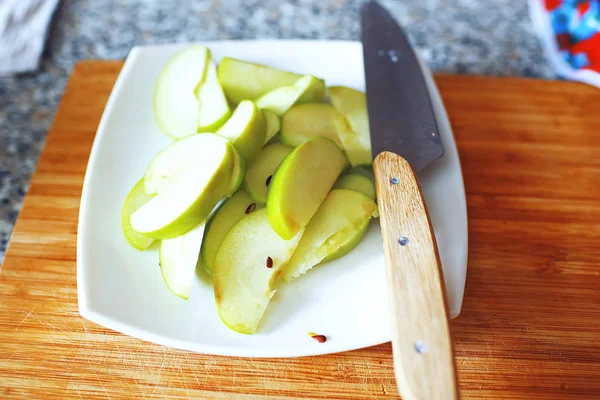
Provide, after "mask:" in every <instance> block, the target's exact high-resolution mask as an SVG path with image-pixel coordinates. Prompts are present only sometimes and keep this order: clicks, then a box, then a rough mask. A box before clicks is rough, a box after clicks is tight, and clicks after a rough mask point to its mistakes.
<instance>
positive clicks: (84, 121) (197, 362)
mask: <svg viewBox="0 0 600 400" xmlns="http://www.w3.org/2000/svg"><path fill="white" fill-rule="evenodd" d="M121 66H122V63H121V62H83V63H80V64H78V65H77V66H76V67H75V69H74V72H73V75H72V77H71V80H70V81H69V84H68V86H67V88H66V91H65V95H64V97H63V99H62V102H61V106H60V108H59V110H58V112H57V115H56V118H55V121H54V124H53V126H52V129H51V132H50V134H49V136H48V140H47V144H46V149H45V150H44V152H43V154H42V157H41V160H40V162H39V165H38V167H37V171H36V173H35V175H34V176H33V179H32V181H31V187H30V189H29V193H28V194H27V197H26V198H25V202H24V206H23V210H22V211H21V214H20V216H19V219H18V221H17V224H16V227H15V229H14V232H13V236H12V239H11V241H10V243H9V248H8V251H7V254H6V257H5V260H4V264H3V266H2V269H1V270H0V398H1V399H23V398H27V399H37V398H44V399H45V398H59V399H69V398H74V399H78V398H85V399H91V398H113V399H116V398H167V397H168V398H184V399H185V398H221V399H285V398H303V399H392V398H398V394H397V389H396V386H395V383H394V373H393V368H392V353H391V347H390V345H389V344H384V345H381V346H376V347H371V348H367V349H363V350H357V351H352V352H347V353H341V354H335V355H329V356H319V357H307V358H297V359H237V358H225V357H215V356H210V355H201V354H194V353H190V352H185V351H179V350H173V349H170V348H167V347H164V346H159V345H155V344H150V343H146V342H142V341H139V340H136V339H132V338H129V337H126V336H123V335H121V334H118V333H115V332H113V331H110V330H108V329H104V328H102V327H100V326H97V325H95V324H93V323H90V322H86V321H85V320H84V319H82V318H81V317H80V316H79V314H78V312H77V293H76V279H75V241H76V236H77V214H78V205H79V196H80V193H81V186H82V182H83V176H84V173H85V168H86V163H87V159H88V155H89V151H90V147H91V144H92V141H93V138H94V134H95V132H96V128H97V126H98V122H99V120H100V116H101V115H102V112H103V109H104V105H105V104H106V100H107V98H108V95H109V93H110V91H111V89H112V86H113V84H114V82H115V80H116V78H117V75H118V73H119V70H120V68H121ZM436 81H437V83H438V85H439V88H440V91H441V93H442V97H443V99H444V102H445V104H446V107H447V109H448V113H449V115H450V119H451V122H452V125H453V128H454V133H455V136H456V139H457V144H458V148H459V151H460V156H461V162H462V166H463V172H464V177H465V186H466V191H467V203H468V215H469V236H470V237H469V269H468V274H467V287H466V292H465V300H464V305H463V310H462V314H461V316H459V317H458V319H456V320H454V321H452V324H451V330H452V335H453V339H454V347H455V352H456V362H457V369H458V378H459V386H460V389H461V395H462V398H463V399H598V398H600V200H599V199H600V157H599V156H598V154H599V153H600V90H597V89H594V88H591V87H589V86H585V85H582V84H577V83H567V82H550V81H540V80H527V79H500V78H484V77H465V76H460V77H459V76H438V77H436Z"/></svg>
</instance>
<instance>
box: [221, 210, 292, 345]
mask: <svg viewBox="0 0 600 400" xmlns="http://www.w3.org/2000/svg"><path fill="white" fill-rule="evenodd" d="M301 236H302V231H300V232H298V234H297V235H296V236H294V237H293V238H291V240H283V239H281V238H280V237H279V236H278V235H277V233H275V231H273V229H272V228H271V225H270V223H269V218H268V216H267V211H266V210H265V209H262V210H258V211H255V212H253V213H251V214H249V215H247V216H245V217H244V218H242V219H241V220H240V221H239V222H238V223H237V224H235V225H234V226H233V228H231V229H230V230H229V232H228V233H227V235H226V236H225V238H224V239H223V242H222V243H221V246H220V247H219V250H218V252H217V256H216V258H215V263H214V271H213V281H214V290H215V300H216V303H217V310H218V312H219V316H220V317H221V319H222V320H223V322H224V323H225V324H226V325H227V326H228V327H230V328H231V329H233V330H234V331H237V332H241V333H247V334H252V333H254V332H256V329H257V327H258V324H259V322H260V320H261V318H262V316H263V314H264V312H265V310H266V308H267V305H268V304H269V301H270V300H271V297H273V295H274V294H275V289H274V283H275V282H277V280H278V278H279V274H278V272H279V270H280V269H281V267H282V266H283V265H285V263H287V262H288V260H289V259H290V257H291V256H292V254H293V253H294V250H295V249H296V246H297V245H298V241H299V240H300V237H301Z"/></svg>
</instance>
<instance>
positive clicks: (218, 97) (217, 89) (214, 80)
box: [196, 53, 231, 132]
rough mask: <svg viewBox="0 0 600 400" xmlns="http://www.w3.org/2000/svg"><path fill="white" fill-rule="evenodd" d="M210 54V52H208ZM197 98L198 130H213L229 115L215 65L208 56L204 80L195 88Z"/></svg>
mask: <svg viewBox="0 0 600 400" xmlns="http://www.w3.org/2000/svg"><path fill="white" fill-rule="evenodd" d="M209 54H210V53H209ZM196 92H197V93H196V98H197V99H198V110H199V112H198V126H197V128H196V130H197V131H198V132H214V131H216V130H217V129H219V127H221V126H222V125H223V124H224V123H225V121H227V120H228V119H229V117H231V109H230V108H229V103H228V102H227V98H226V97H225V93H224V92H223V88H222V87H221V83H220V82H219V78H218V76H217V67H216V66H215V63H214V62H213V61H212V58H211V57H209V60H208V62H207V64H206V75H205V77H204V81H203V82H202V84H201V85H200V86H198V87H197V90H196Z"/></svg>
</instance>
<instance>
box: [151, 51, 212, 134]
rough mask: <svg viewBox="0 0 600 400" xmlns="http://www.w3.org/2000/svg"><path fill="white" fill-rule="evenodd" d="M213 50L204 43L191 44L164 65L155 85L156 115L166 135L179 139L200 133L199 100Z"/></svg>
mask: <svg viewBox="0 0 600 400" xmlns="http://www.w3.org/2000/svg"><path fill="white" fill-rule="evenodd" d="M209 60H210V53H209V51H208V49H207V48H206V47H204V46H191V47H188V48H187V49H185V50H183V51H181V52H179V53H177V54H176V55H175V56H174V57H173V58H171V59H170V60H169V62H167V64H166V65H165V66H164V68H163V69H162V71H161V72H160V75H159V76H158V79H157V81H156V86H155V88H154V116H155V117H156V122H157V123H158V126H159V127H160V128H161V129H162V131H163V132H165V133H166V134H167V135H169V136H171V137H173V138H174V139H179V138H182V137H185V136H188V135H191V134H194V133H196V132H197V128H198V114H199V110H198V99H197V98H196V94H195V90H196V88H197V87H198V86H199V85H201V84H202V82H203V81H204V77H205V72H206V67H207V64H209Z"/></svg>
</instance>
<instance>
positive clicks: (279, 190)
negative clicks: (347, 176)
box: [267, 137, 348, 240]
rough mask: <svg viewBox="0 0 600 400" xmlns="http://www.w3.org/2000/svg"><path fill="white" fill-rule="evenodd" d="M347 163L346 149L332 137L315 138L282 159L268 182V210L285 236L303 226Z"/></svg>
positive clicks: (294, 233) (291, 234)
mask: <svg viewBox="0 0 600 400" xmlns="http://www.w3.org/2000/svg"><path fill="white" fill-rule="evenodd" d="M347 166H348V159H347V158H346V156H345V155H344V152H343V151H342V150H341V149H340V148H339V147H338V146H337V145H336V144H335V143H334V142H333V141H332V140H330V139H327V138H321V137H316V138H314V139H311V140H309V141H307V142H304V143H303V144H301V145H300V146H298V147H296V148H295V149H294V151H292V152H291V153H290V154H289V155H288V156H287V157H286V158H285V160H283V162H282V163H281V165H280V166H279V168H277V171H276V172H275V174H274V175H273V179H272V180H271V183H270V185H269V191H268V195H267V211H268V214H269V221H270V222H271V226H272V227H273V229H274V230H275V232H277V234H279V236H281V237H282V238H283V239H286V240H287V239H291V238H292V237H294V236H295V235H296V234H297V233H298V232H300V230H301V229H302V228H304V227H305V226H306V225H307V224H308V221H310V219H311V218H312V216H313V215H314V214H315V212H317V209H318V208H319V206H320V205H321V203H322V202H323V199H325V196H327V193H329V190H330V189H331V188H332V187H333V185H334V183H335V181H336V180H337V178H338V176H339V175H340V173H341V172H342V171H343V170H344V169H345V168H346V167H347Z"/></svg>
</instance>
